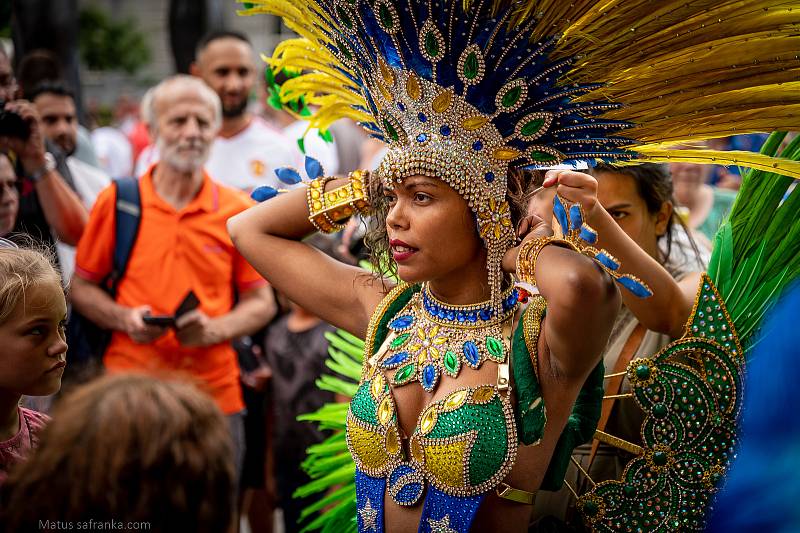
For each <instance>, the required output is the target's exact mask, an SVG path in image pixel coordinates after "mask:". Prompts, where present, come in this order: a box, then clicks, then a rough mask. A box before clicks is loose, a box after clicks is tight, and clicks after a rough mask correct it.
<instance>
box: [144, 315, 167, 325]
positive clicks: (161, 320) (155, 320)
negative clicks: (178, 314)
mask: <svg viewBox="0 0 800 533" xmlns="http://www.w3.org/2000/svg"><path fill="white" fill-rule="evenodd" d="M142 320H143V321H144V323H145V324H147V325H148V326H158V327H161V328H174V327H175V317H174V316H170V315H155V316H154V315H145V316H143V317H142Z"/></svg>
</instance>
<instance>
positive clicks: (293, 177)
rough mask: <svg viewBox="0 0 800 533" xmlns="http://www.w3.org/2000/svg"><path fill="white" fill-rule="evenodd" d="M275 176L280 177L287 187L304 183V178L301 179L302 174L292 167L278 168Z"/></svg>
mask: <svg viewBox="0 0 800 533" xmlns="http://www.w3.org/2000/svg"><path fill="white" fill-rule="evenodd" d="M275 175H276V176H278V179H279V180H281V181H282V182H283V183H286V184H287V185H297V184H298V183H300V182H301V181H303V178H301V177H300V174H299V173H298V172H297V170H295V169H293V168H292V167H280V168H276V169H275Z"/></svg>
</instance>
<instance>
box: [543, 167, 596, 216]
mask: <svg viewBox="0 0 800 533" xmlns="http://www.w3.org/2000/svg"><path fill="white" fill-rule="evenodd" d="M542 186H543V187H545V188H550V187H556V192H557V193H558V194H559V195H560V196H561V197H562V198H564V199H565V200H567V201H568V202H571V203H577V204H580V206H581V207H582V208H583V212H584V214H585V215H586V218H587V220H592V219H593V218H594V215H595V213H596V211H597V209H602V206H600V202H598V201H597V180H596V179H595V178H594V177H592V176H590V175H589V174H584V173H583V172H574V171H572V170H550V171H548V172H547V173H546V174H545V175H544V182H543V183H542Z"/></svg>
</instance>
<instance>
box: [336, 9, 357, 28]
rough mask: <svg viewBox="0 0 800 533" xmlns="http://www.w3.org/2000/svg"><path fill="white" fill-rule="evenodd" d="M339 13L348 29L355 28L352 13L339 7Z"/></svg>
mask: <svg viewBox="0 0 800 533" xmlns="http://www.w3.org/2000/svg"><path fill="white" fill-rule="evenodd" d="M336 11H337V12H338V13H339V19H341V21H342V23H343V24H344V25H345V27H346V28H347V29H348V30H352V29H353V19H351V18H350V15H349V14H348V13H347V10H345V9H342V8H339V9H337V10H336Z"/></svg>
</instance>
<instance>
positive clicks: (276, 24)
mask: <svg viewBox="0 0 800 533" xmlns="http://www.w3.org/2000/svg"><path fill="white" fill-rule="evenodd" d="M184 1H185V2H188V4H184V6H185V7H188V8H190V9H191V8H192V7H193V6H192V5H191V4H197V3H201V2H206V8H207V18H208V19H209V20H208V23H209V24H210V25H211V27H214V28H219V29H228V30H236V31H240V32H242V33H244V34H246V35H247V36H248V37H249V38H250V40H251V41H252V43H253V48H254V49H255V50H257V51H260V52H266V53H270V52H272V50H273V48H274V47H275V45H276V44H277V43H278V42H280V41H281V40H282V39H285V38H288V37H291V36H292V33H291V32H290V31H289V30H287V29H286V28H285V27H284V26H283V25H282V24H281V23H280V20H279V19H277V18H276V17H272V16H264V15H261V16H255V17H252V16H250V17H243V16H239V15H237V13H236V11H237V10H238V9H240V8H241V4H239V3H238V2H236V1H235V0H184ZM78 4H79V8H83V7H84V6H95V7H99V8H101V9H103V10H105V11H107V12H108V13H109V14H110V15H111V16H112V17H113V18H114V19H116V20H127V19H134V20H135V21H136V26H137V29H138V31H140V32H142V33H143V34H144V35H145V36H147V39H148V43H149V45H150V50H151V54H152V55H151V61H150V62H149V64H148V65H146V66H145V67H143V68H142V69H141V70H140V71H139V72H138V73H136V74H135V75H127V74H125V73H122V72H97V71H91V70H88V69H86V68H85V67H84V68H82V71H81V82H82V86H83V97H84V100H85V101H94V102H97V103H99V104H101V105H113V103H114V102H115V100H116V99H117V98H118V97H119V96H120V95H122V94H128V95H130V96H131V97H132V98H134V99H138V98H139V97H141V95H142V94H143V93H144V91H146V90H147V89H148V88H149V87H151V86H152V85H155V84H156V83H158V82H159V81H160V80H162V79H164V78H165V77H166V76H169V75H171V74H174V73H175V72H176V69H175V60H174V58H173V52H172V45H171V38H170V9H171V7H172V8H173V9H174V8H175V6H174V5H171V4H172V2H170V1H169V0H79V2H78ZM192 26H193V27H190V28H188V29H187V34H191V33H192V31H196V28H195V27H194V25H192Z"/></svg>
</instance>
